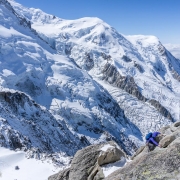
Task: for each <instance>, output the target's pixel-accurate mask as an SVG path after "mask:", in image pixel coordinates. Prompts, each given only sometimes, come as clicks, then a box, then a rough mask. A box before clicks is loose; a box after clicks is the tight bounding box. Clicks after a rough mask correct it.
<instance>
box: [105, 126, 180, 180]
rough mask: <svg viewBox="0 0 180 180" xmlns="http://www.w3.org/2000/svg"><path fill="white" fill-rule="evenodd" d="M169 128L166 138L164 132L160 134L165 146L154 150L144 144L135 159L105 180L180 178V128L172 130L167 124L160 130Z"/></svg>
mask: <svg viewBox="0 0 180 180" xmlns="http://www.w3.org/2000/svg"><path fill="white" fill-rule="evenodd" d="M179 124H180V122H176V123H174V124H173V127H178V126H179ZM167 130H169V132H170V134H169V135H167V136H165V137H164V138H162V136H163V135H164V134H163V135H161V136H159V137H160V138H159V140H160V142H159V143H160V144H161V146H162V147H163V148H159V147H156V148H155V150H154V151H147V146H146V147H145V146H142V147H141V148H139V149H138V151H137V152H136V153H135V154H134V156H133V157H132V159H133V161H131V162H129V163H127V165H125V166H124V167H123V168H120V169H119V170H117V171H115V172H113V173H112V174H110V175H109V176H108V177H106V178H105V180H163V179H164V180H165V179H167V180H168V179H172V180H178V179H180V129H179V128H177V129H176V130H175V131H174V132H172V131H171V130H170V126H167V127H164V128H162V129H161V130H160V132H161V133H162V132H163V133H164V132H167ZM161 138H162V139H161Z"/></svg>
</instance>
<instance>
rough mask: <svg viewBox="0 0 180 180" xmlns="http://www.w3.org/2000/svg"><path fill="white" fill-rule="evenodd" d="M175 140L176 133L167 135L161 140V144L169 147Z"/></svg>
mask: <svg viewBox="0 0 180 180" xmlns="http://www.w3.org/2000/svg"><path fill="white" fill-rule="evenodd" d="M174 140H175V136H174V135H169V136H165V137H164V138H163V139H162V140H161V141H160V145H161V147H167V146H168V145H169V144H170V143H171V142H172V141H174Z"/></svg>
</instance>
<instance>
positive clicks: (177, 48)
mask: <svg viewBox="0 0 180 180" xmlns="http://www.w3.org/2000/svg"><path fill="white" fill-rule="evenodd" d="M164 46H165V48H166V49H167V50H168V51H170V53H171V54H172V55H173V56H174V57H176V58H178V59H180V44H164Z"/></svg>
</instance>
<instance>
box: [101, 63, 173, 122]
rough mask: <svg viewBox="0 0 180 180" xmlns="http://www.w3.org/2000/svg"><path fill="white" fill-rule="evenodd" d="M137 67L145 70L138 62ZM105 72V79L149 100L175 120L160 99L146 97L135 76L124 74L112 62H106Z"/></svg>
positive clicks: (165, 115) (138, 96)
mask: <svg viewBox="0 0 180 180" xmlns="http://www.w3.org/2000/svg"><path fill="white" fill-rule="evenodd" d="M136 67H137V68H138V69H139V71H141V72H142V71H143V69H141V66H140V65H138V64H136ZM102 73H103V78H102V79H103V80H105V81H107V82H108V83H110V84H112V85H114V86H116V87H118V88H120V89H123V90H125V91H126V92H128V93H129V94H132V95H133V96H135V97H137V98H138V100H140V101H143V102H148V103H150V104H151V105H152V106H154V107H155V108H156V109H157V110H158V111H159V112H160V113H161V114H162V115H163V116H164V117H166V118H168V119H170V120H171V121H173V118H172V116H171V113H170V112H169V111H168V110H167V109H166V108H165V107H164V106H163V105H161V104H160V103H159V102H158V101H156V100H154V99H150V100H148V99H147V98H146V97H144V96H143V95H142V94H141V92H140V91H139V88H138V86H137V84H136V83H135V81H134V78H133V77H130V76H122V75H121V74H120V73H119V72H118V71H117V69H116V67H114V66H113V65H112V64H110V63H106V65H105V66H104V69H103V70H102Z"/></svg>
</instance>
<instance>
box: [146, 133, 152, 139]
mask: <svg viewBox="0 0 180 180" xmlns="http://www.w3.org/2000/svg"><path fill="white" fill-rule="evenodd" d="M151 137H152V133H151V132H150V133H148V134H147V135H146V137H145V139H146V140H149V139H150V138H151Z"/></svg>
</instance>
